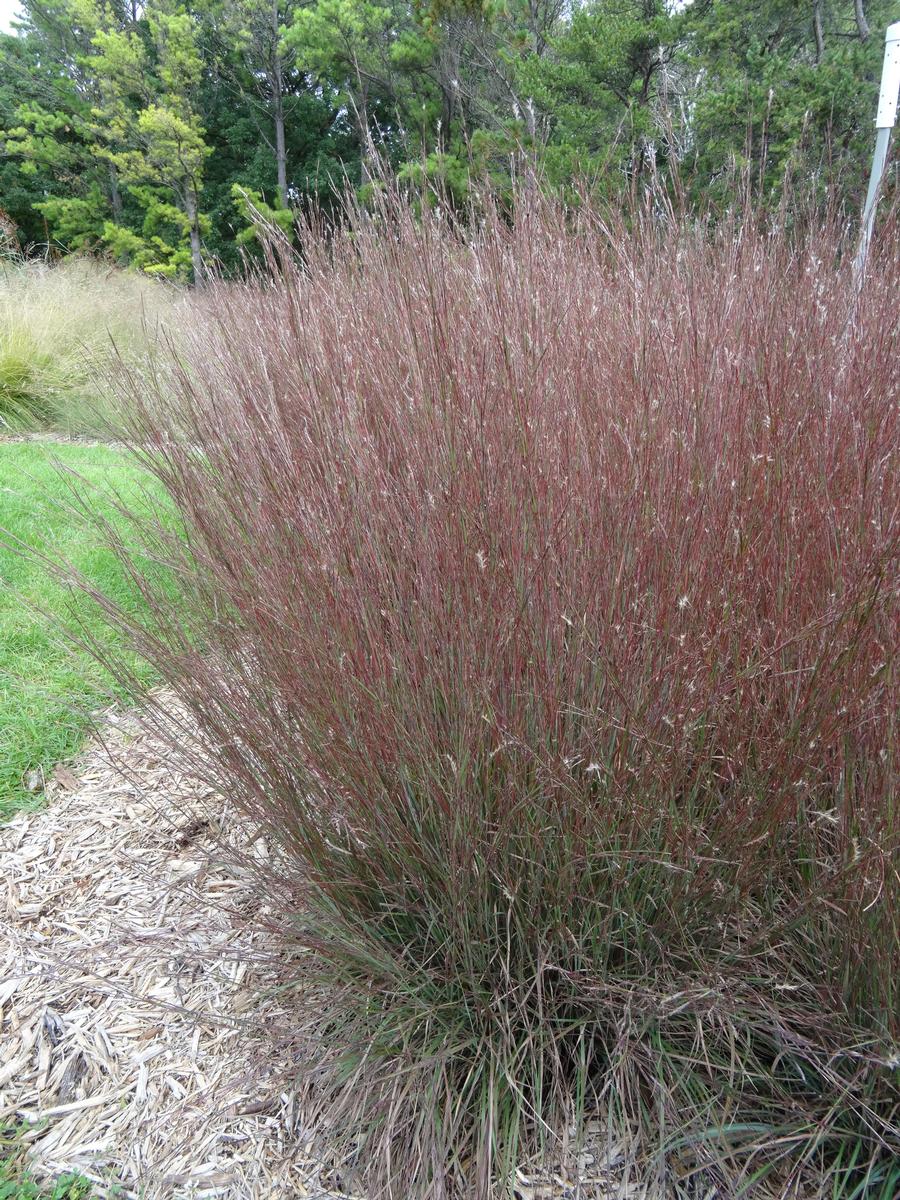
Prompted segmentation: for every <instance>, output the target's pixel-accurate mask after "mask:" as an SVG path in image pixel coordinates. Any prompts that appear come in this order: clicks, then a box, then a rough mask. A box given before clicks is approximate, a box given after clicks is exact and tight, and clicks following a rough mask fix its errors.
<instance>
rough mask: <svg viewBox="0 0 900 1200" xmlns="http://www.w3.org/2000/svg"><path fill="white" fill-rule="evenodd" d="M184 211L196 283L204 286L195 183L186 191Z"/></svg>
mask: <svg viewBox="0 0 900 1200" xmlns="http://www.w3.org/2000/svg"><path fill="white" fill-rule="evenodd" d="M184 211H185V215H186V216H187V219H188V228H189V230H190V235H191V266H192V267H193V272H194V283H195V284H196V285H197V287H202V286H203V282H204V277H205V269H204V266H203V247H202V244H201V241H200V220H199V217H198V215H197V193H196V192H195V191H194V186H193V184H191V183H189V184H188V185H187V187H186V188H185V192H184Z"/></svg>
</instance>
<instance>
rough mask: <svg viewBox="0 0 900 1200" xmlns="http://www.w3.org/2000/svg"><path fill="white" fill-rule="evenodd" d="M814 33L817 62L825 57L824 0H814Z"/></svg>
mask: <svg viewBox="0 0 900 1200" xmlns="http://www.w3.org/2000/svg"><path fill="white" fill-rule="evenodd" d="M813 34H814V35H815V39H816V62H817V63H820V62H821V61H822V59H823V58H824V57H825V32H824V30H823V28H822V0H813Z"/></svg>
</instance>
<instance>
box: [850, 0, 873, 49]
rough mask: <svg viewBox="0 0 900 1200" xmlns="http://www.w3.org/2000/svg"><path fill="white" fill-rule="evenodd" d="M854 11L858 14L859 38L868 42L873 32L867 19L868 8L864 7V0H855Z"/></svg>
mask: <svg viewBox="0 0 900 1200" xmlns="http://www.w3.org/2000/svg"><path fill="white" fill-rule="evenodd" d="M853 11H854V14H855V16H856V28H857V30H858V32H859V40H860V41H861V42H867V41H868V40H869V36H870V34H871V32H872V31H871V29H870V28H869V22H868V21H867V20H866V10H865V9H864V8H863V0H853Z"/></svg>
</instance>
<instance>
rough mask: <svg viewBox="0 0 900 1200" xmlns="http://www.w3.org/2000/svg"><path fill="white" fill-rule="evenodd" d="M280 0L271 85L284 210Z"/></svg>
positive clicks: (274, 27) (274, 11)
mask: <svg viewBox="0 0 900 1200" xmlns="http://www.w3.org/2000/svg"><path fill="white" fill-rule="evenodd" d="M279 27H280V23H279V20H278V0H272V33H273V35H274V43H273V44H274V46H275V52H274V54H273V56H272V60H271V61H272V76H271V79H270V80H269V84H270V86H271V89H272V100H273V102H274V107H275V166H276V170H277V172H278V202H279V203H280V205H281V207H282V208H287V206H288V190H287V151H286V149H285V145H284V73H283V69H282V63H281V55H280V53H279V52H278V44H279V38H280V34H279Z"/></svg>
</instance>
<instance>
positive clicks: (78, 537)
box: [0, 442, 149, 1195]
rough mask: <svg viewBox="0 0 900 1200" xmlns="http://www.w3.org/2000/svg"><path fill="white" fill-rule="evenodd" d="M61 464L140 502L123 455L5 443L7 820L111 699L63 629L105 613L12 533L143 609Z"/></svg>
mask: <svg viewBox="0 0 900 1200" xmlns="http://www.w3.org/2000/svg"><path fill="white" fill-rule="evenodd" d="M57 462H59V463H60V464H61V465H62V466H63V467H64V468H65V469H66V470H68V471H74V472H77V473H78V476H79V477H80V478H81V479H82V480H83V481H84V484H85V485H86V486H89V487H90V489H91V493H90V494H91V497H92V502H93V503H94V504H95V506H96V511H97V512H98V513H101V514H103V515H104V516H106V517H108V518H113V517H114V516H115V512H114V508H113V505H112V503H111V501H110V499H109V496H108V495H106V493H107V492H108V491H109V489H114V490H115V491H116V492H117V493H119V494H120V495H121V496H122V497H123V498H125V499H126V500H128V502H129V503H131V504H138V505H139V506H140V505H141V504H142V493H141V490H140V482H141V479H140V472H139V471H138V470H137V468H136V467H135V466H134V465H133V463H131V462H130V461H129V460H128V459H126V457H125V456H124V454H123V453H122V452H121V451H118V450H113V449H111V448H109V447H105V446H84V445H63V444H57V445H54V446H52V447H49V446H47V445H45V444H41V443H34V442H30V443H25V442H18V443H16V442H6V443H0V531H2V533H0V542H2V541H5V543H6V544H0V819H2V818H3V817H4V816H5V815H8V814H9V812H11V811H12V810H13V809H14V808H17V807H19V806H20V805H21V804H23V803H25V802H26V800H27V799H28V793H27V791H26V790H25V788H24V787H23V780H24V779H25V778H26V776H27V775H28V773H29V772H37V773H38V775H40V773H41V772H47V773H49V772H50V771H52V769H53V766H54V765H55V764H56V763H58V762H59V761H60V760H63V759H66V758H68V757H70V756H71V755H72V754H73V753H75V751H76V750H77V749H78V747H79V745H80V744H81V741H82V738H83V736H84V732H85V729H86V727H87V723H88V714H89V711H90V710H91V709H93V708H96V707H97V706H98V705H102V704H104V703H105V702H106V701H107V700H108V698H109V695H110V690H111V688H112V680H111V679H110V677H109V676H108V675H107V674H106V672H105V671H104V670H103V669H102V668H101V667H99V666H98V665H97V663H96V661H95V660H94V659H93V658H91V657H90V656H89V655H88V654H87V653H86V652H85V651H83V650H79V649H78V648H77V647H75V648H73V646H72V645H71V644H69V642H68V641H67V640H66V639H65V638H64V637H63V636H62V634H61V632H60V627H61V626H62V625H63V624H66V623H71V621H72V619H73V618H74V620H75V621H76V622H77V623H78V624H79V625H80V626H81V627H83V629H84V631H85V632H86V633H92V634H94V635H98V634H99V636H101V637H107V638H108V635H107V634H103V633H102V632H101V622H100V619H99V616H98V614H96V613H94V612H93V611H92V607H91V605H90V604H89V602H88V601H87V600H86V598H85V597H84V596H83V595H78V596H73V593H72V592H71V590H70V589H68V588H66V587H64V586H63V585H62V584H60V583H58V582H56V581H55V580H54V579H52V578H51V577H50V576H49V575H48V573H47V570H46V568H45V566H44V565H43V563H42V562H41V561H40V560H39V559H36V558H35V557H32V556H29V555H28V554H24V555H23V554H20V553H19V552H18V550H17V549H16V546H15V544H14V543H13V541H12V539H18V541H19V544H20V545H22V546H23V548H28V549H31V550H38V549H41V550H44V551H45V552H48V553H52V554H54V555H55V556H57V557H58V558H60V559H64V560H66V561H67V562H68V563H70V564H72V566H73V567H74V568H76V569H77V570H78V571H80V572H81V573H82V574H83V576H84V578H85V580H88V581H90V582H91V584H92V585H93V586H96V587H98V588H101V589H102V590H103V591H104V592H107V593H109V594H110V595H114V596H116V597H117V598H118V601H119V602H120V603H122V604H123V605H125V607H126V608H127V609H129V611H136V608H137V606H138V598H137V595H136V594H135V593H134V591H133V590H132V589H131V588H130V587H129V585H128V583H127V581H126V578H125V576H124V575H123V573H122V571H121V568H120V567H119V565H118V564H117V563H116V561H115V556H114V555H113V554H112V553H111V552H110V551H109V550H108V549H104V548H103V547H102V546H100V545H98V539H97V534H96V530H93V529H91V528H89V527H87V526H86V524H85V522H84V520H83V518H82V517H81V516H79V514H78V512H77V511H73V509H72V506H71V496H70V495H69V486H70V484H68V483H67V482H66V478H65V476H63V475H61V474H60V472H59V470H58V469H57V467H56V465H55V463H57ZM104 495H106V498H105V499H104V498H103V497H104ZM10 535H11V537H10ZM144 677H145V678H149V676H148V675H147V674H146V672H144ZM0 1179H2V1176H0ZM2 1194H3V1193H2V1188H0V1195H2Z"/></svg>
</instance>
